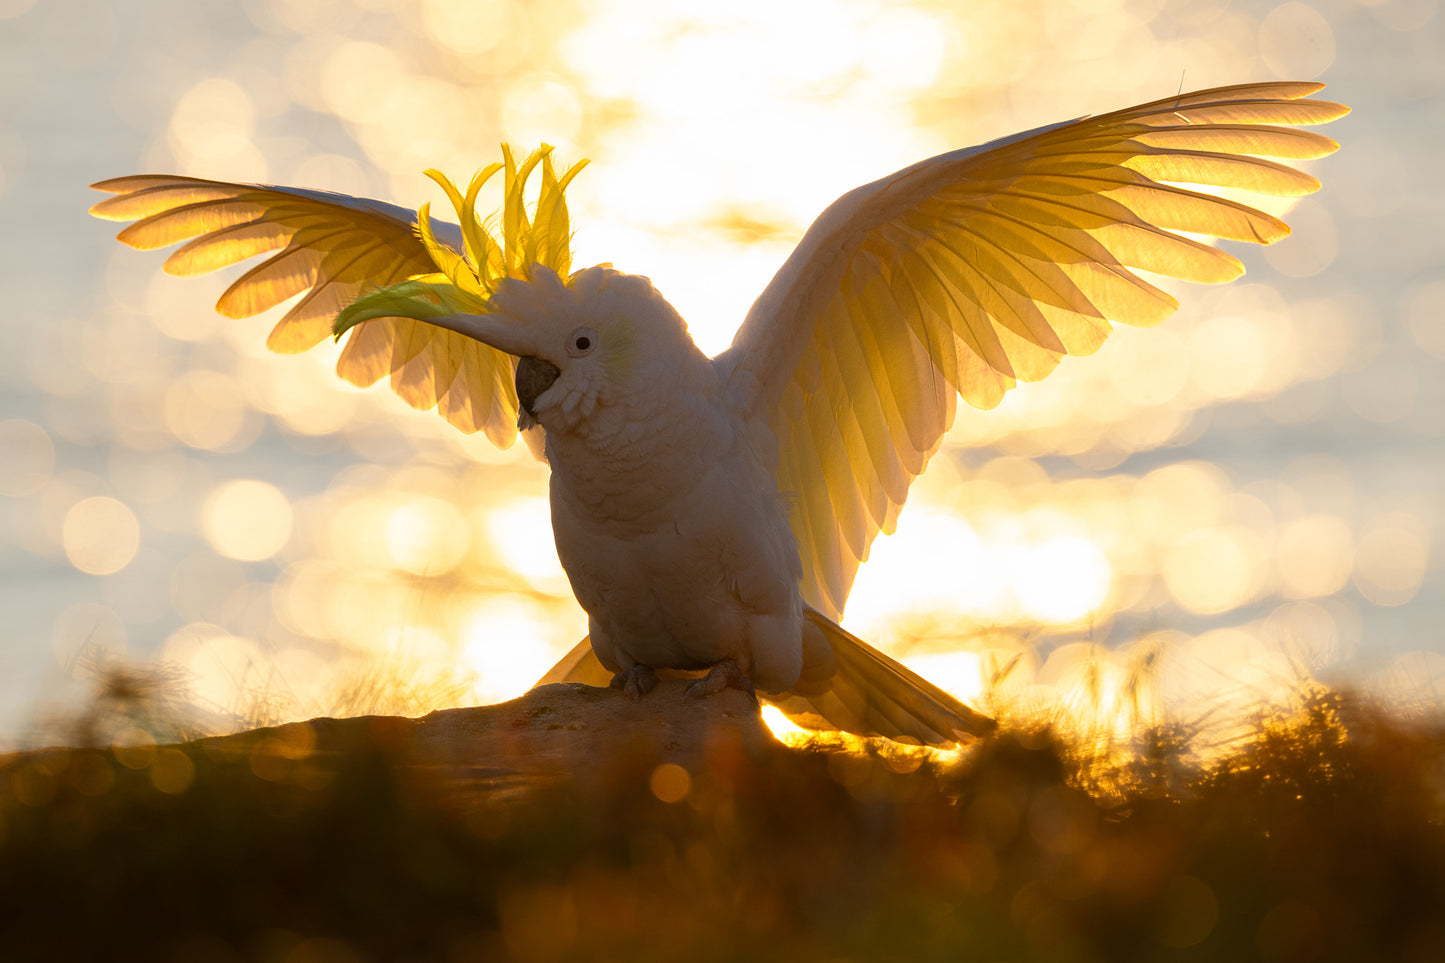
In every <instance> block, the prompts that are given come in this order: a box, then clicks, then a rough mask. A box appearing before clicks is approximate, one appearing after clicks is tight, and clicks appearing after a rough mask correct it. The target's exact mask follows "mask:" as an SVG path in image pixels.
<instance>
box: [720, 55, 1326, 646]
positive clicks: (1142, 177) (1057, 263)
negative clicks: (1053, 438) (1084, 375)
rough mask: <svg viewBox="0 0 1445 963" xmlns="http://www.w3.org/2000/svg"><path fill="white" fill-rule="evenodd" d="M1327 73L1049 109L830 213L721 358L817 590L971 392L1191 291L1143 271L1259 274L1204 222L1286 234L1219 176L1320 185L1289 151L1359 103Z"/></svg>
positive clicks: (1026, 375) (815, 593)
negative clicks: (1034, 120) (1114, 104)
mask: <svg viewBox="0 0 1445 963" xmlns="http://www.w3.org/2000/svg"><path fill="white" fill-rule="evenodd" d="M1322 87H1323V84H1317V83H1293V82H1280V83H1262V84H1241V85H1236V86H1233V87H1220V88H1214V89H1211V90H1202V91H1195V92H1193V93H1188V94H1182V95H1179V96H1175V97H1170V98H1166V99H1164V100H1159V101H1154V102H1152V103H1148V104H1142V105H1140V106H1138V107H1131V108H1127V109H1125V110H1119V111H1114V112H1112V113H1108V114H1102V115H1099V116H1096V117H1084V118H1080V119H1078V120H1074V121H1070V122H1066V123H1062V124H1055V125H1052V126H1050V127H1043V128H1039V129H1037V130H1033V131H1028V132H1025V133H1023V134H1018V135H1015V136H1012V137H1007V138H1003V139H1000V140H997V141H993V142H990V143H988V144H984V145H982V146H980V147H974V148H968V149H965V150H959V151H953V152H950V153H947V154H941V155H939V156H937V157H934V158H930V159H929V160H925V161H923V162H921V163H918V164H915V165H913V166H911V167H908V168H905V169H904V170H901V171H898V172H897V173H895V174H892V175H890V176H888V177H885V178H883V179H881V180H878V181H875V182H873V183H871V184H867V185H864V186H863V187H860V188H858V189H856V190H854V191H851V192H849V193H847V194H845V195H844V196H843V197H841V198H839V199H838V200H837V201H836V202H835V203H834V204H833V205H831V206H830V207H829V208H828V209H827V210H826V211H824V212H823V214H822V215H820V216H819V218H818V219H817V221H815V222H814V223H813V225H812V227H810V228H809V229H808V231H807V233H806V234H805V235H804V237H803V240H802V242H801V243H800V244H799V246H798V248H797V250H796V251H794V253H793V254H792V256H791V257H789V259H788V260H787V262H786V263H785V264H784V265H783V267H782V268H781V269H780V270H779V271H778V273H777V275H776V276H775V277H774V278H773V280H772V282H771V283H770V284H769V285H768V287H767V288H766V289H765V290H764V292H763V294H762V295H761V296H760V297H759V298H758V300H757V302H756V303H755V304H754V305H753V307H752V309H751V310H750V311H749V312H748V316H747V318H746V319H745V320H744V322H743V325H742V327H741V328H740V329H739V330H738V334H737V336H736V338H735V339H734V341H733V344H732V346H731V347H730V348H729V349H728V350H727V351H725V352H723V353H722V354H721V355H719V356H718V358H717V359H716V364H717V366H718V370H719V371H720V373H721V374H722V375H723V376H724V377H725V378H727V379H728V384H729V385H730V386H731V388H732V389H733V391H734V393H735V394H734V397H735V398H736V401H737V403H738V404H739V405H741V406H742V407H743V409H744V410H745V412H746V413H747V416H748V418H749V419H750V420H751V423H752V424H753V425H754V426H755V428H756V430H759V431H765V432H768V433H771V435H772V437H773V439H775V440H776V446H777V451H778V464H777V480H778V486H779V490H780V491H782V492H783V493H784V494H785V495H786V496H787V497H788V498H790V500H791V504H792V505H793V506H794V511H793V514H792V524H793V531H794V534H795V535H796V536H797V538H798V543H799V553H800V555H801V557H802V560H803V569H804V576H803V584H802V591H803V596H804V598H805V599H806V600H807V602H808V603H809V604H810V605H812V606H813V607H815V608H816V609H818V610H819V611H820V612H822V613H823V614H824V615H826V616H827V617H829V618H834V619H836V618H838V617H840V616H841V614H842V610H843V604H844V601H845V600H846V599H847V596H848V591H849V589H850V588H851V586H852V582H853V577H854V575H855V574H856V572H857V569H858V565H859V563H860V562H861V561H862V560H863V559H865V558H866V557H867V554H868V548H869V545H870V544H871V542H872V540H873V538H874V537H875V536H876V534H877V533H878V532H879V531H888V530H890V529H891V527H892V525H893V523H894V521H895V520H896V519H897V516H898V511H899V509H900V508H901V506H902V504H903V501H904V498H905V497H906V495H907V489H908V485H909V483H910V482H911V481H912V479H913V478H914V477H916V476H917V475H918V474H920V473H921V472H922V471H923V469H924V467H925V466H926V464H927V462H928V459H929V458H930V457H931V456H932V455H933V453H934V452H935V451H937V449H938V447H939V445H940V444H941V442H942V438H943V435H944V433H945V432H946V431H947V430H948V428H949V426H950V425H951V424H952V422H953V415H954V405H955V404H956V401H957V398H958V397H959V396H962V398H963V399H964V400H965V401H967V402H968V403H969V404H971V405H974V406H976V407H981V408H990V407H993V406H994V405H996V404H998V403H999V401H1000V400H1001V399H1002V397H1003V395H1004V393H1005V392H1007V391H1008V390H1009V389H1010V388H1012V387H1013V386H1014V385H1015V384H1016V383H1017V382H1018V381H1036V380H1039V379H1041V378H1043V377H1045V376H1047V375H1048V374H1049V372H1051V371H1052V370H1053V369H1054V368H1055V367H1056V366H1057V365H1058V363H1059V361H1060V360H1061V359H1062V358H1063V357H1064V356H1065V355H1067V354H1074V355H1080V354H1089V353H1091V352H1093V351H1095V350H1097V349H1098V348H1099V346H1100V345H1101V344H1102V343H1103V341H1104V339H1105V338H1106V337H1107V336H1108V333H1109V330H1110V327H1111V324H1130V325H1153V324H1158V323H1159V322H1161V321H1163V320H1164V319H1165V318H1166V317H1168V316H1169V315H1170V314H1171V313H1172V312H1173V311H1174V310H1175V308H1176V307H1177V306H1178V304H1177V302H1176V301H1175V300H1174V298H1173V297H1171V296H1170V295H1169V294H1167V293H1166V292H1164V291H1162V290H1160V289H1159V288H1158V287H1156V286H1155V285H1153V284H1151V283H1150V282H1149V281H1147V280H1146V279H1144V278H1143V277H1140V276H1139V275H1138V274H1136V273H1135V272H1136V271H1143V272H1148V273H1151V274H1157V275H1162V276H1166V277H1173V278H1178V279H1182V280H1189V281H1195V282H1202V283H1221V282H1225V281H1229V280H1232V279H1233V278H1235V277H1238V276H1239V275H1240V274H1241V273H1242V272H1243V266H1242V265H1241V264H1240V262H1239V260H1238V259H1237V258H1235V257H1234V256H1233V255H1231V254H1229V253H1227V252H1225V251H1222V250H1220V249H1219V248H1217V247H1214V246H1212V245H1210V244H1208V243H1203V242H1201V241H1199V240H1197V239H1196V237H1197V236H1204V237H1207V238H1223V239H1227V240H1237V241H1250V242H1254V243H1260V244H1268V243H1271V242H1273V241H1276V240H1278V239H1279V238H1282V237H1285V236H1287V235H1288V233H1289V228H1288V227H1287V226H1286V225H1285V224H1284V222H1283V221H1281V220H1279V219H1278V218H1276V217H1273V216H1271V215H1269V214H1267V213H1265V212H1263V211H1260V210H1257V209H1255V208H1253V207H1251V206H1249V205H1248V204H1247V203H1242V202H1240V201H1237V200H1234V199H1231V198H1225V197H1222V196H1218V195H1217V194H1215V193H1211V191H1213V190H1245V191H1250V192H1253V193H1257V194H1263V195H1271V196H1280V197H1298V196H1301V195H1304V194H1308V193H1311V192H1312V191H1315V190H1317V189H1318V188H1319V181H1318V180H1316V179H1315V178H1314V177H1312V176H1311V175H1309V174H1307V173H1305V172H1303V171H1301V170H1299V169H1297V168H1295V167H1292V166H1290V165H1289V164H1286V163H1280V161H1281V160H1283V161H1299V160H1308V159H1312V158H1317V157H1322V156H1324V155H1326V154H1329V153H1331V152H1332V151H1334V150H1335V149H1336V148H1337V147H1338V144H1336V142H1335V141H1333V140H1331V139H1330V138H1328V137H1323V136H1321V135H1319V134H1316V133H1314V132H1312V131H1307V130H1299V129H1296V128H1298V127H1300V126H1304V125H1312V124H1322V123H1326V122H1328V121H1332V120H1335V119H1337V118H1339V117H1342V116H1344V115H1345V114H1346V113H1348V108H1346V107H1343V106H1341V105H1339V104H1333V103H1329V102H1326V101H1320V100H1309V99H1306V98H1308V97H1309V96H1310V95H1311V94H1314V93H1316V92H1317V91H1319V90H1320V89H1322ZM1186 185H1187V186H1186ZM1186 235H1189V236H1186ZM763 450H767V449H766V448H764V449H763Z"/></svg>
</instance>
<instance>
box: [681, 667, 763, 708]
mask: <svg viewBox="0 0 1445 963" xmlns="http://www.w3.org/2000/svg"><path fill="white" fill-rule="evenodd" d="M724 689H741V690H743V691H744V692H746V693H747V694H748V695H750V696H752V697H753V698H757V695H758V694H757V691H756V690H754V689H753V680H752V679H749V678H748V674H747V673H746V672H744V671H743V670H742V669H740V668H739V667H738V664H737V663H736V662H734V661H733V660H732V659H723V660H722V661H721V662H719V663H718V664H717V665H715V666H713V667H712V668H711V669H709V670H708V672H707V675H705V676H703V677H702V678H701V679H697V680H695V681H694V682H693V683H692V684H691V685H689V686H688V687H687V691H686V692H685V693H683V698H685V699H705V698H707V697H708V696H710V695H716V694H717V693H719V692H721V691H722V690H724Z"/></svg>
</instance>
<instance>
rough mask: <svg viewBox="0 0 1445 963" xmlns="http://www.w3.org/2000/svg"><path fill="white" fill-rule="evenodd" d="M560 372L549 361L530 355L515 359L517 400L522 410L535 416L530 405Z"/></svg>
mask: <svg viewBox="0 0 1445 963" xmlns="http://www.w3.org/2000/svg"><path fill="white" fill-rule="evenodd" d="M561 374H562V371H561V369H560V368H558V367H557V366H556V365H555V364H553V363H552V362H550V361H543V360H542V359H541V358H533V357H530V356H523V357H522V358H519V359H518V360H517V400H518V401H520V402H521V403H522V410H523V411H525V412H526V413H527V414H529V415H531V416H532V417H533V418H535V417H537V412H536V410H535V409H534V408H533V407H532V406H533V405H535V404H536V403H537V397H538V396H539V395H541V394H542V392H544V391H546V390H547V389H548V388H550V387H552V382H554V381H556V380H557V378H558V377H559V376H560V375H561Z"/></svg>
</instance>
